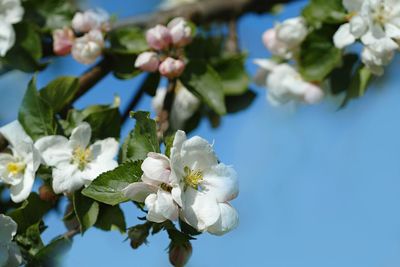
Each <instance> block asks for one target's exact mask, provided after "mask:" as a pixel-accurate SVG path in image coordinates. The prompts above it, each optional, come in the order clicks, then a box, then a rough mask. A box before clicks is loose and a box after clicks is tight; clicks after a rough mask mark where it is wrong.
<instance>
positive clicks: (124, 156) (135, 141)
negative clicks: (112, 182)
mask: <svg viewBox="0 0 400 267" xmlns="http://www.w3.org/2000/svg"><path fill="white" fill-rule="evenodd" d="M132 117H133V118H134V119H135V120H136V124H135V128H134V129H133V130H132V131H131V132H130V133H129V135H128V136H127V138H126V139H125V142H124V144H123V145H122V148H121V152H120V161H121V162H125V161H127V160H131V161H136V160H143V159H145V158H146V157H147V153H149V152H160V145H159V143H158V139H157V127H156V122H155V121H154V120H152V119H150V113H149V112H144V111H137V112H134V113H132Z"/></svg>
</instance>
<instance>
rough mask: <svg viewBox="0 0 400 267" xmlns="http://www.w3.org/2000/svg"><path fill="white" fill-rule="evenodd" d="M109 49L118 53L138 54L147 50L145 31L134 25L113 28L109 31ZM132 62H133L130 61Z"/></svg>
mask: <svg viewBox="0 0 400 267" xmlns="http://www.w3.org/2000/svg"><path fill="white" fill-rule="evenodd" d="M109 40H110V43H111V48H110V49H111V50H112V51H113V52H114V53H120V54H139V53H141V52H144V51H146V50H148V45H147V42H146V39H145V33H144V32H143V31H142V30H141V29H139V28H135V27H126V28H119V29H116V30H113V31H111V32H110V33H109ZM132 64H133V62H132Z"/></svg>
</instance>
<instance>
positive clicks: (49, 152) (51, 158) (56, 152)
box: [35, 135, 72, 166]
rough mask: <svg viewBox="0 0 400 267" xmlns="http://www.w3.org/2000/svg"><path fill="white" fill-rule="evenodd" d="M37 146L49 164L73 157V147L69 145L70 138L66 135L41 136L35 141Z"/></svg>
mask: <svg viewBox="0 0 400 267" xmlns="http://www.w3.org/2000/svg"><path fill="white" fill-rule="evenodd" d="M35 147H36V149H37V150H39V152H40V154H41V155H42V158H43V161H44V163H45V164H46V165H48V166H56V165H58V164H60V163H62V162H66V161H67V162H69V161H70V160H71V158H72V149H71V148H70V147H69V146H68V139H67V138H66V137H64V136H59V135H52V136H46V137H43V138H40V139H39V140H37V141H36V142H35Z"/></svg>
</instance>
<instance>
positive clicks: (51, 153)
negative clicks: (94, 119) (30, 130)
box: [0, 121, 118, 202]
mask: <svg viewBox="0 0 400 267" xmlns="http://www.w3.org/2000/svg"><path fill="white" fill-rule="evenodd" d="M0 133H1V134H3V136H4V137H5V138H6V139H7V141H8V142H9V148H10V151H11V153H1V154H0V180H1V181H2V182H3V183H5V184H8V185H10V190H11V199H12V200H13V201H14V202H21V201H23V200H25V199H27V198H28V196H29V194H30V193H31V191H32V187H33V183H34V180H35V176H36V172H37V170H38V168H39V166H40V164H42V163H43V164H45V165H47V166H49V167H52V176H53V190H54V192H55V193H71V192H74V191H75V190H78V189H80V188H81V187H82V186H87V185H89V184H90V182H91V181H93V180H94V179H96V178H97V176H99V175H100V174H101V173H103V172H106V171H109V170H112V169H114V168H115V167H117V165H118V164H117V162H116V161H115V159H114V158H115V157H116V155H117V153H118V142H117V141H116V140H115V139H114V138H107V139H104V140H100V141H96V142H94V143H93V144H92V145H89V143H90V139H91V128H90V126H89V124H88V123H86V122H84V123H81V124H80V125H79V126H78V127H77V128H75V129H74V130H73V131H72V134H71V136H70V138H69V139H67V138H66V137H64V136H58V135H54V136H46V137H42V138H40V139H38V140H37V141H36V142H35V143H33V141H32V139H31V138H30V137H29V136H28V135H27V134H26V133H25V131H24V129H23V128H22V126H21V125H20V123H19V122H18V121H15V122H12V123H10V124H8V125H6V126H4V127H2V128H1V129H0Z"/></svg>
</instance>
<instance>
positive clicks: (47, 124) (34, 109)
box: [18, 77, 57, 140]
mask: <svg viewBox="0 0 400 267" xmlns="http://www.w3.org/2000/svg"><path fill="white" fill-rule="evenodd" d="M18 120H19V122H20V123H21V124H22V126H23V127H24V129H25V131H26V132H27V133H28V135H30V137H32V139H33V140H36V139H38V138H40V137H43V136H48V135H53V134H55V133H56V132H57V123H56V119H55V114H54V111H53V109H52V108H51V107H50V105H49V104H48V103H47V102H46V101H45V100H44V99H43V98H42V97H40V95H39V92H38V91H37V89H36V78H35V77H33V78H32V80H31V81H30V82H29V85H28V89H27V90H26V92H25V96H24V98H23V100H22V104H21V107H20V109H19V114H18Z"/></svg>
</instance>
